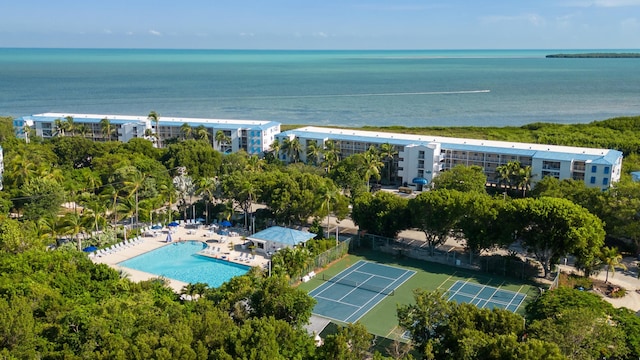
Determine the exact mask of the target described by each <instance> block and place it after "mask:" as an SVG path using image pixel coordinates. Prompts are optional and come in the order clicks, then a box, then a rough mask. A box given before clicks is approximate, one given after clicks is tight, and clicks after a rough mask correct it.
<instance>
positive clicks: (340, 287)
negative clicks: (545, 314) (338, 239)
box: [309, 260, 416, 323]
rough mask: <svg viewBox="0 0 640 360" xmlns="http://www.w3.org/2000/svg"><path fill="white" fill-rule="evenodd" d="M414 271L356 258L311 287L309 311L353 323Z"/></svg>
mask: <svg viewBox="0 0 640 360" xmlns="http://www.w3.org/2000/svg"><path fill="white" fill-rule="evenodd" d="M415 273H416V272H415V271H413V270H407V269H402V268H398V267H394V266H388V265H382V264H376V263H372V262H368V261H362V260H361V261H358V262H357V263H355V264H353V265H352V266H350V267H349V268H347V269H345V270H343V271H342V272H340V273H339V274H337V275H336V276H334V277H332V278H330V279H325V280H327V281H326V282H324V283H322V284H321V285H320V286H318V287H317V288H315V289H314V290H312V291H311V292H310V293H309V295H311V296H312V297H313V298H315V299H316V301H317V304H316V306H315V307H314V309H313V313H314V314H316V315H320V316H323V317H326V318H329V319H332V320H337V321H342V322H347V323H350V322H356V321H358V320H359V319H360V318H361V317H362V316H364V314H366V313H367V312H368V311H369V310H371V309H372V308H373V307H375V306H376V305H377V304H378V303H379V302H380V301H382V300H383V299H384V298H385V297H386V296H389V295H393V294H394V291H395V289H397V288H398V287H399V286H400V285H402V284H403V283H404V282H405V281H407V280H408V279H409V278H411V277H412V276H413V275H414V274H415Z"/></svg>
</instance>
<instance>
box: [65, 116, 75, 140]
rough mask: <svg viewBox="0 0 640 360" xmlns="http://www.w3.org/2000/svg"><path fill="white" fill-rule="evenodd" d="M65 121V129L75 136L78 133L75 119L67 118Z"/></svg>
mask: <svg viewBox="0 0 640 360" xmlns="http://www.w3.org/2000/svg"><path fill="white" fill-rule="evenodd" d="M64 119H65V122H64V124H63V127H64V130H65V132H68V133H69V134H71V136H73V135H74V134H75V131H76V125H75V124H74V122H73V117H71V116H66V117H65V118H64Z"/></svg>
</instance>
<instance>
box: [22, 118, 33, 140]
mask: <svg viewBox="0 0 640 360" xmlns="http://www.w3.org/2000/svg"><path fill="white" fill-rule="evenodd" d="M22 132H23V133H24V142H25V143H27V144H28V143H29V136H31V126H29V124H27V123H26V122H25V123H24V126H23V128H22Z"/></svg>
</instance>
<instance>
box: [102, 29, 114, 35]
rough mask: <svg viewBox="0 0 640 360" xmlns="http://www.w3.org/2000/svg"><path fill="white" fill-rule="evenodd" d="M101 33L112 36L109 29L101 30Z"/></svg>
mask: <svg viewBox="0 0 640 360" xmlns="http://www.w3.org/2000/svg"><path fill="white" fill-rule="evenodd" d="M102 33H103V34H113V32H112V31H111V30H109V29H104V30H102Z"/></svg>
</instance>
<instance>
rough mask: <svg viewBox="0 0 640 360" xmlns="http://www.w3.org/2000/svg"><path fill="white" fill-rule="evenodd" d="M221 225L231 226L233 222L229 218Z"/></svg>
mask: <svg viewBox="0 0 640 360" xmlns="http://www.w3.org/2000/svg"><path fill="white" fill-rule="evenodd" d="M220 225H222V226H224V227H229V226H231V223H230V222H229V220H225V221H223V222H221V223H220Z"/></svg>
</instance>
